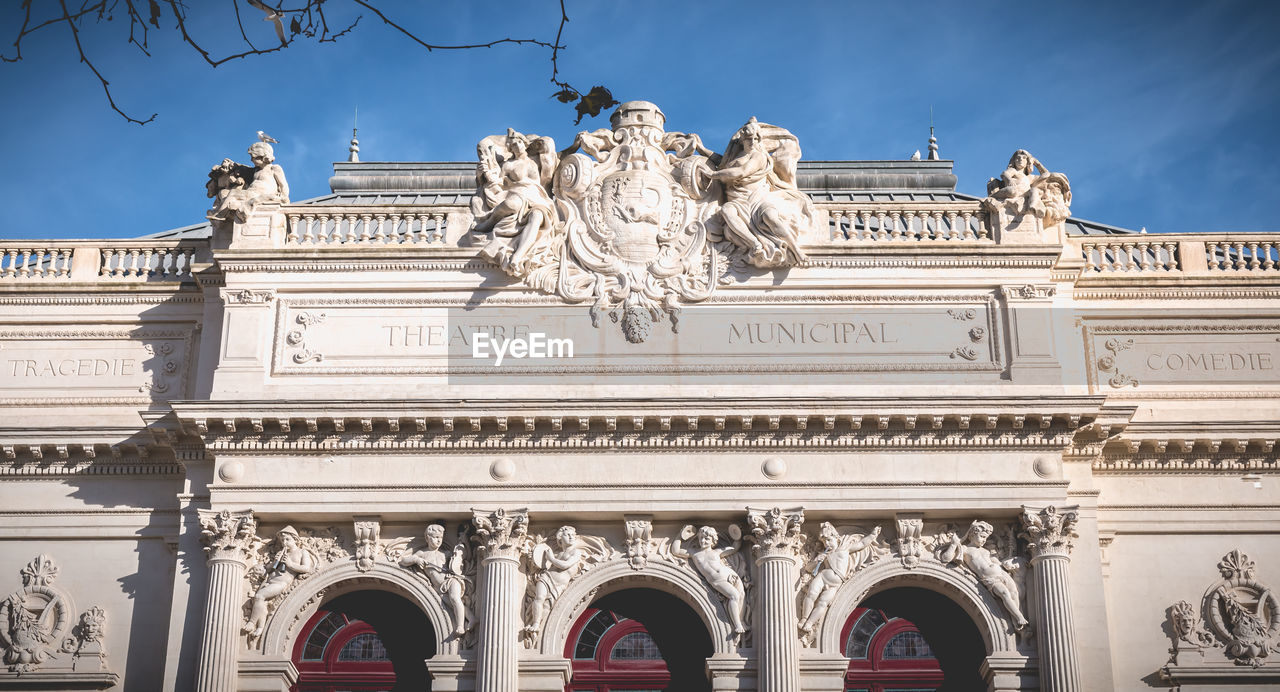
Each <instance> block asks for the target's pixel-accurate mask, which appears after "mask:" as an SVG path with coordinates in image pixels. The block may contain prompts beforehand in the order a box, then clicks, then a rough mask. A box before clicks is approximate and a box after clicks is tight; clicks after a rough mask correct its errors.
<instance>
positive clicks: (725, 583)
mask: <svg viewBox="0 0 1280 692" xmlns="http://www.w3.org/2000/svg"><path fill="white" fill-rule="evenodd" d="M694 535H695V534H694V529H693V526H692V525H690V526H685V527H684V529H682V530H681V531H680V538H679V539H678V540H676V541H675V542H674V543H672V546H671V554H672V555H674V556H676V557H678V558H681V559H684V560H688V561H689V562H691V563H692V564H693V567H694V569H696V570H697V571H698V574H701V575H702V578H703V579H706V580H707V583H708V584H710V585H711V588H712V589H715V591H716V592H717V593H719V594H720V595H721V596H723V597H724V600H725V610H727V611H728V612H729V623H730V624H731V625H733V633H734V635H735V636H736V635H741V634H742V633H743V632H746V631H747V628H746V627H745V626H743V624H742V620H743V618H742V609H743V602H744V601H745V600H746V587H745V586H744V585H743V583H742V577H741V576H740V575H739V574H738V572H737V571H736V570H734V569H733V567H730V566H729V564H728V562H727V559H728V558H729V557H730V556H732V555H734V554H735V553H737V552H738V550H739V549H740V548H741V547H742V529H740V528H738V527H737V525H730V527H729V537H730V538H731V539H732V543H730V544H729V545H728V546H726V547H717V546H718V544H719V542H720V534H719V533H718V532H717V531H716V530H715V529H713V528H711V527H710V526H704V527H702V528H700V529H698V530H697V534H696V535H697V537H698V543H697V547H696V548H695V549H693V550H685V549H684V548H683V547H682V543H683V542H684V541H687V540H689V539H691V538H693V537H694Z"/></svg>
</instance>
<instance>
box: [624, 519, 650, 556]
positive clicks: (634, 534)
mask: <svg viewBox="0 0 1280 692" xmlns="http://www.w3.org/2000/svg"><path fill="white" fill-rule="evenodd" d="M626 530H627V545H626V548H627V551H626V556H627V563H628V564H630V565H631V569H644V568H645V566H646V565H648V564H649V555H650V554H651V553H653V552H655V551H656V549H657V545H656V544H655V541H654V540H653V520H652V519H650V518H648V517H645V518H639V517H628V518H627V519H626Z"/></svg>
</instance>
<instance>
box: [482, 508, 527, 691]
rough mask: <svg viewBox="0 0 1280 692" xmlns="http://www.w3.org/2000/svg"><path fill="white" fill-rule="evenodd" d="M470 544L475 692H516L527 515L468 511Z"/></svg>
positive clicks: (521, 513) (503, 511)
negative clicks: (475, 558)
mask: <svg viewBox="0 0 1280 692" xmlns="http://www.w3.org/2000/svg"><path fill="white" fill-rule="evenodd" d="M473 513H474V517H473V518H472V523H473V524H474V525H475V529H476V535H475V538H474V540H475V541H476V543H477V544H478V546H477V549H476V551H477V553H478V554H479V556H480V579H479V582H480V583H479V587H480V594H479V601H480V608H479V613H478V616H479V618H480V633H479V641H478V642H477V644H476V692H516V691H517V690H518V689H519V686H520V668H519V641H518V637H519V634H520V601H521V598H522V597H523V595H524V582H523V580H522V579H521V576H520V563H519V557H520V546H521V544H522V543H523V542H524V541H525V540H527V538H528V532H529V514H528V512H527V511H526V510H523V509H518V510H515V511H512V512H510V513H508V512H506V511H505V510H502V509H499V510H497V511H494V512H488V511H482V510H473Z"/></svg>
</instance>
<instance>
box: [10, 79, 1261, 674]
mask: <svg viewBox="0 0 1280 692" xmlns="http://www.w3.org/2000/svg"><path fill="white" fill-rule="evenodd" d="M561 144H563V143H561ZM354 150H355V147H354V141H353V154H352V157H351V158H352V161H349V162H345V163H338V164H335V167H334V176H333V178H332V179H331V187H332V190H333V192H332V194H330V195H327V196H324V197H319V198H316V199H311V200H306V201H302V202H291V201H290V200H289V191H288V184H287V182H286V178H285V173H284V170H283V169H282V168H281V167H280V165H278V164H276V163H275V162H274V160H273V152H272V151H271V148H270V146H269V144H267V143H255V145H254V146H253V147H251V149H250V152H249V153H250V155H251V158H252V160H253V165H252V166H249V165H242V164H238V163H235V162H233V161H231V160H228V161H225V162H224V163H223V164H221V165H219V166H215V167H214V168H213V170H212V171H211V173H210V178H209V183H208V193H209V196H210V198H211V199H212V208H211V209H210V212H209V224H208V225H205V226H200V227H193V228H191V229H186V230H185V231H183V232H179V233H172V234H160V235H158V236H153V237H147V238H141V239H130V240H118V241H115V240H113V241H66V242H54V241H39V240H36V241H6V242H4V243H2V244H0V257H2V258H3V259H2V260H0V359H2V360H3V363H0V366H2V367H3V371H2V373H0V391H3V397H2V398H0V408H2V409H3V412H4V414H3V418H4V422H3V423H0V448H3V451H4V459H3V462H2V463H0V516H3V521H0V592H4V593H8V594H11V595H9V596H7V597H6V599H5V600H3V601H0V646H3V655H4V667H3V668H2V669H0V688H3V689H34V688H40V689H107V688H116V689H129V690H156V689H164V690H171V689H172V690H199V691H201V692H206V691H208V692H213V691H223V690H237V689H238V690H287V689H290V688H291V686H295V685H296V686H297V689H299V690H310V689H325V690H328V689H348V688H357V689H358V688H360V685H373V686H375V687H376V685H378V684H387V685H389V684H391V683H390V682H389V681H390V680H392V679H396V680H399V683H400V684H401V686H402V688H405V689H410V688H412V689H424V688H429V689H434V690H478V691H481V692H514V691H516V690H574V691H577V690H606V689H657V688H659V687H661V688H668V689H674V690H696V689H714V690H767V691H769V692H783V691H786V692H799V691H800V690H805V691H818V690H824V691H835V690H846V689H876V690H888V689H902V688H904V687H905V686H908V685H910V686H911V687H910V688H911V689H933V688H935V687H937V686H938V685H940V684H941V685H943V689H964V690H967V689H989V690H1000V691H1009V690H1034V689H1042V690H1051V691H1054V692H1058V691H1065V690H1109V689H1117V690H1137V689H1150V688H1157V689H1158V688H1172V687H1179V686H1180V687H1181V689H1186V690H1194V689H1233V690H1234V689H1264V688H1270V687H1272V686H1274V685H1276V684H1280V648H1278V647H1280V637H1278V636H1277V633H1278V631H1280V605H1278V603H1277V600H1276V597H1275V596H1274V595H1273V593H1272V591H1271V587H1270V585H1273V584H1280V486H1278V484H1277V481H1276V475H1275V472H1276V469H1277V458H1276V452H1275V450H1274V446H1275V443H1276V440H1277V439H1280V376H1278V375H1277V370H1276V368H1277V364H1278V363H1280V301H1278V300H1277V298H1278V297H1280V280H1278V279H1280V247H1278V244H1280V236H1277V235H1275V234H1266V233H1229V234H1223V233H1193V234H1178V235H1156V234H1138V233H1133V232H1130V231H1125V230H1123V229H1118V228H1114V227H1109V226H1106V225H1104V224H1098V223H1093V222H1088V221H1083V220H1079V219H1075V218H1072V217H1070V204H1071V191H1070V183H1069V181H1068V178H1067V176H1065V175H1063V174H1061V173H1056V172H1051V171H1049V170H1047V169H1046V168H1045V167H1044V166H1042V165H1041V164H1040V162H1039V161H1037V160H1036V159H1035V158H1034V157H1032V156H1031V155H1030V154H1029V153H1027V152H1023V151H1019V152H1016V153H1015V154H1014V156H1013V157H1012V158H1011V160H1010V163H1009V166H1008V168H1007V169H1006V170H1004V171H1003V172H995V171H993V173H997V175H995V176H993V177H992V179H991V180H990V182H989V183H988V196H987V197H986V198H981V199H979V198H973V197H968V196H965V195H962V194H959V193H957V192H956V191H955V183H956V180H955V177H954V176H953V175H952V173H951V164H950V162H948V161H944V160H938V158H937V156H936V149H934V150H932V151H931V152H930V156H929V157H928V158H927V159H926V160H922V161H801V160H800V153H801V152H800V146H799V142H798V141H797V140H796V138H795V137H794V136H793V135H791V133H790V132H788V131H787V130H785V129H783V128H781V127H777V126H774V125H769V124H766V123H758V122H756V121H755V119H754V118H753V119H751V120H750V121H748V123H747V124H746V125H744V126H743V127H742V128H741V129H740V130H739V131H738V132H737V134H735V135H734V137H733V139H732V140H731V141H730V142H729V143H728V145H727V146H726V147H725V148H724V149H723V150H713V149H711V148H709V147H708V146H707V145H706V144H704V143H703V142H702V141H701V139H700V138H699V137H697V136H696V135H692V134H684V133H680V132H677V131H674V130H673V129H672V128H670V127H668V124H667V123H666V122H665V117H664V115H663V114H662V112H661V111H660V110H659V109H658V108H657V107H656V106H654V105H653V104H648V103H645V102H631V103H627V104H623V105H622V106H621V107H620V108H619V109H618V112H617V113H615V114H614V116H613V119H612V128H610V129H601V130H597V131H594V132H583V133H581V134H579V135H578V136H577V137H576V138H575V140H574V141H573V143H572V145H571V146H570V147H569V148H568V149H558V148H557V144H556V143H555V142H554V141H553V140H552V139H551V138H549V137H541V136H537V135H527V134H522V133H519V132H515V131H509V132H508V133H507V134H501V135H494V136H493V137H487V138H485V139H484V140H482V141H481V142H480V144H479V146H478V148H477V158H478V163H457V164H454V163H361V162H358V161H356V160H355V159H356V156H355V153H354ZM285 163H286V164H287V162H285ZM343 633H345V634H343ZM342 637H345V638H342ZM602 647H603V648H602ZM610 647H612V648H610ZM339 649H340V651H339ZM601 652H604V653H601ZM610 652H612V653H610ZM655 652H656V653H655ZM913 666H914V667H913ZM913 675H914V676H916V677H915V678H913V677H912V676H913ZM379 676H381V677H379ZM895 676H896V677H895ZM917 678H918V679H917ZM379 681H380V682H379ZM343 685H346V687H343ZM646 685H647V686H646ZM895 685H896V687H895ZM371 688H372V687H366V689H371Z"/></svg>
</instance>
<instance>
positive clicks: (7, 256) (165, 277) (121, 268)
mask: <svg viewBox="0 0 1280 692" xmlns="http://www.w3.org/2000/svg"><path fill="white" fill-rule="evenodd" d="M207 247H208V245H207V243H206V242H205V241H172V240H164V241H156V240H101V241H85V240H69V241H60V242H56V243H50V242H49V241H47V240H46V241H22V240H15V241H7V242H4V243H0V281H6V282H14V281H16V282H46V283H47V282H55V283H56V282H84V281H91V282H92V281H103V282H108V281H131V282H148V281H177V282H182V281H192V280H194V277H193V275H192V267H193V265H194V264H195V263H196V262H197V261H208V258H207V257H206V255H207V254H208V250H207Z"/></svg>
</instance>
